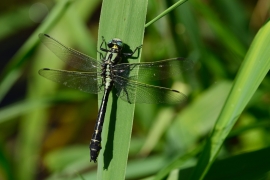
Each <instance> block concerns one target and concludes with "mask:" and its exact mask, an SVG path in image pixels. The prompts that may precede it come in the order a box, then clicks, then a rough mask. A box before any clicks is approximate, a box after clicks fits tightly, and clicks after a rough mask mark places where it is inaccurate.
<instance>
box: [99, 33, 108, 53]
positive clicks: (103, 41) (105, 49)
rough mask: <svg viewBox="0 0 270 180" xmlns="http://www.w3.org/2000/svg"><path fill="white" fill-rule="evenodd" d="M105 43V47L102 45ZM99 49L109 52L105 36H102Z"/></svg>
mask: <svg viewBox="0 0 270 180" xmlns="http://www.w3.org/2000/svg"><path fill="white" fill-rule="evenodd" d="M103 43H104V44H105V48H103V47H102V45H103ZM99 49H100V50H101V51H104V52H109V50H108V49H107V43H106V41H105V38H104V37H103V36H102V43H101V44H100V47H99Z"/></svg>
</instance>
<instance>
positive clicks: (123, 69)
mask: <svg viewBox="0 0 270 180" xmlns="http://www.w3.org/2000/svg"><path fill="white" fill-rule="evenodd" d="M192 68H193V62H192V61H190V60H187V59H184V58H173V59H167V60H162V61H156V62H146V63H123V64H117V65H115V66H114V67H113V69H114V72H115V74H117V75H118V76H121V77H123V78H129V79H131V80H139V81H144V80H149V79H150V80H161V79H167V78H172V77H174V76H179V75H181V74H182V73H185V72H186V71H189V70H190V69H192ZM137 72H138V75H137Z"/></svg>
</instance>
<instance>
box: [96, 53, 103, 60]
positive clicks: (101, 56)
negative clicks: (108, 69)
mask: <svg viewBox="0 0 270 180" xmlns="http://www.w3.org/2000/svg"><path fill="white" fill-rule="evenodd" d="M97 52H98V53H99V58H100V59H104V56H103V54H102V52H100V51H97Z"/></svg>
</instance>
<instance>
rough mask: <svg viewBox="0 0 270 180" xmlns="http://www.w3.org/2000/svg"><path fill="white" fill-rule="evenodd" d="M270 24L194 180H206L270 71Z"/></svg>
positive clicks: (250, 53) (259, 38)
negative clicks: (225, 140)
mask: <svg viewBox="0 0 270 180" xmlns="http://www.w3.org/2000/svg"><path fill="white" fill-rule="evenodd" d="M269 39H270V22H269V21H268V22H267V23H266V24H265V25H264V26H263V27H262V28H261V29H260V30H259V32H258V33H257V35H256V37H255V38H254V40H253V42H252V44H251V46H250V49H249V51H248V53H247V55H246V57H245V59H244V61H243V64H242V66H241V67H240V69H239V72H238V74H237V77H236V79H235V81H234V85H233V87H232V89H231V92H230V94H229V96H228V98H227V101H226V103H225V105H224V107H223V109H222V112H221V113H220V116H219V118H218V120H217V123H216V125H215V127H214V130H213V132H212V134H211V136H210V138H209V139H208V141H207V143H206V145H205V147H204V150H203V153H202V155H201V157H200V159H199V162H198V165H197V167H196V168H195V170H194V172H193V175H192V177H191V179H196V180H197V179H203V178H204V176H205V175H206V173H207V171H208V169H209V168H210V166H211V164H212V163H213V162H214V160H215V158H216V156H217V154H218V152H219V150H220V148H221V146H222V143H223V141H224V139H225V138H226V137H227V136H228V134H229V132H230V131H231V129H232V127H233V125H234V124H235V122H236V121H237V119H238V117H239V116H240V115H241V113H242V111H243V110H244V108H245V106H246V105H247V103H248V102H249V100H250V99H251V97H252V96H253V94H254V92H255V91H256V89H257V88H258V86H259V85H260V83H261V82H262V80H263V79H264V77H265V76H266V74H267V72H268V71H269V68H270V41H269Z"/></svg>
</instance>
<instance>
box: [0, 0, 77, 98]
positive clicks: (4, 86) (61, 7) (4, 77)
mask: <svg viewBox="0 0 270 180" xmlns="http://www.w3.org/2000/svg"><path fill="white" fill-rule="evenodd" d="M71 2H72V0H64V1H60V2H59V3H57V5H56V6H55V7H54V9H53V10H52V12H51V13H50V14H49V15H48V17H47V18H46V19H45V20H44V22H43V23H42V25H40V26H39V27H38V28H37V29H36V30H35V32H34V33H33V34H32V35H31V37H30V38H29V39H28V40H27V41H26V43H24V45H23V46H22V47H21V48H20V50H19V51H18V52H17V53H16V54H15V55H14V56H13V58H12V59H11V60H10V62H9V63H8V65H7V66H6V67H5V69H4V70H3V71H2V72H1V77H0V78H1V80H0V101H1V100H2V99H3V97H4V96H5V94H6V93H7V92H8V90H9V89H10V88H11V86H12V85H13V84H14V83H15V82H16V80H17V79H18V78H19V77H20V75H21V70H20V69H19V68H21V66H22V64H23V63H24V62H26V60H27V57H28V56H29V55H30V54H31V52H32V51H33V49H34V47H35V46H36V45H37V44H38V42H39V40H38V38H37V37H38V34H39V33H41V32H46V31H48V30H49V29H51V28H52V27H53V26H54V25H55V24H56V23H57V21H58V20H59V19H60V18H61V17H62V15H63V14H64V13H65V11H66V10H67V9H68V7H69V5H70V4H71ZM10 74H12V78H10V76H11V75H10Z"/></svg>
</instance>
